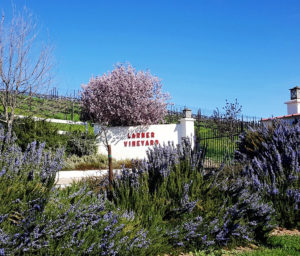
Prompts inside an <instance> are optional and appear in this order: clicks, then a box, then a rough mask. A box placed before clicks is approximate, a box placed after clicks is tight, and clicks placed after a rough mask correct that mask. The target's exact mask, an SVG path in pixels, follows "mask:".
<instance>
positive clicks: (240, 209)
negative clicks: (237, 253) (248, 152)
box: [109, 141, 273, 251]
mask: <svg viewBox="0 0 300 256" xmlns="http://www.w3.org/2000/svg"><path fill="white" fill-rule="evenodd" d="M204 156H205V149H204V148H199V149H195V150H193V149H192V148H191V146H190V144H189V142H188V141H185V143H184V144H183V146H182V147H181V146H178V147H177V148H175V147H174V146H172V145H168V146H164V147H155V148H154V149H153V150H151V151H149V154H148V161H146V162H144V163H142V164H140V165H138V166H137V167H136V168H135V169H133V170H132V172H130V171H126V170H125V171H124V174H123V175H122V176H121V177H120V178H119V179H118V180H117V181H116V182H115V183H114V184H113V192H112V193H111V194H109V195H110V197H111V199H112V201H113V202H114V203H115V205H116V207H120V208H121V209H124V210H125V209H126V210H130V211H134V212H135V213H136V214H137V215H138V216H140V217H141V220H142V223H143V224H144V225H145V226H146V228H147V229H149V230H152V229H153V228H154V227H156V228H157V227H158V228H159V229H160V230H161V233H163V234H164V237H165V239H166V240H167V243H168V244H170V245H172V247H173V248H175V249H177V250H178V251H180V250H181V251H182V250H191V249H196V248H198V249H199V248H209V247H211V246H214V247H222V246H224V245H227V246H230V245H235V244H243V243H247V242H249V241H252V240H254V239H260V240H263V239H265V237H266V234H268V232H269V231H270V230H271V229H272V227H273V223H272V213H273V210H272V208H271V207H270V206H269V205H268V204H266V203H263V202H262V200H261V198H260V196H259V194H257V193H250V191H249V190H248V183H247V180H245V179H242V178H240V179H238V180H236V182H235V181H234V180H233V179H232V180H226V179H224V177H226V175H225V174H224V173H223V172H225V169H222V170H219V171H216V172H209V173H207V172H206V171H205V170H204V169H203V160H204ZM219 177H220V178H219ZM231 182H235V183H231Z"/></svg>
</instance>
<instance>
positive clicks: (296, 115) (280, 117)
mask: <svg viewBox="0 0 300 256" xmlns="http://www.w3.org/2000/svg"><path fill="white" fill-rule="evenodd" d="M290 117H300V113H299V114H292V115H286V116H277V117H270V118H262V119H261V121H268V120H274V119H282V118H290Z"/></svg>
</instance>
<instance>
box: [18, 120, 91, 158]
mask: <svg viewBox="0 0 300 256" xmlns="http://www.w3.org/2000/svg"><path fill="white" fill-rule="evenodd" d="M62 127H63V128H64V129H68V130H67V131H66V130H65V132H66V134H58V131H59V130H61V128H62ZM80 128H82V127H80ZM83 128H84V127H83ZM81 130H82V129H80V130H77V128H76V129H73V128H72V126H71V125H68V127H66V126H65V125H64V126H62V125H61V124H55V123H50V122H47V121H45V120H42V121H35V120H33V119H32V118H24V119H17V120H16V121H15V123H14V125H13V132H14V133H15V134H16V136H17V138H18V139H17V144H18V145H19V146H20V147H21V148H22V150H23V151H24V150H25V149H26V147H27V145H28V144H29V143H32V142H33V141H37V142H39V143H42V142H45V143H46V144H45V145H46V149H51V150H55V149H57V148H59V147H64V148H65V153H66V155H77V156H79V157H80V156H84V155H91V154H94V153H95V152H96V136H95V135H94V134H93V133H91V132H88V131H87V132H82V131H81Z"/></svg>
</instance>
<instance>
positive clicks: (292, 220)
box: [236, 122, 300, 229]
mask: <svg viewBox="0 0 300 256" xmlns="http://www.w3.org/2000/svg"><path fill="white" fill-rule="evenodd" d="M236 159H237V160H238V161H239V162H240V163H241V164H243V165H245V167H244V169H243V173H242V174H243V175H244V176H245V177H246V178H247V179H248V180H249V182H250V183H251V190H252V191H259V193H260V194H261V195H262V197H263V198H264V200H265V201H266V202H271V203H272V205H273V207H274V209H275V213H276V216H277V222H278V224H279V225H280V226H281V227H286V228H298V229H299V228H300V210H299V208H300V124H299V123H298V124H295V125H289V124H288V123H286V122H275V123H273V125H272V127H267V126H261V127H259V128H255V129H250V130H249V131H246V132H245V133H244V134H242V135H241V136H240V141H239V150H238V151H237V152H236Z"/></svg>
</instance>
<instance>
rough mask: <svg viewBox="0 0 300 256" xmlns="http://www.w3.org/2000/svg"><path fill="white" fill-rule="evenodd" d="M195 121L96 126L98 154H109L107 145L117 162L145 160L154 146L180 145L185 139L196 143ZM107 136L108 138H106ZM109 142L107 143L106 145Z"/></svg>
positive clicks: (190, 119)
mask: <svg viewBox="0 0 300 256" xmlns="http://www.w3.org/2000/svg"><path fill="white" fill-rule="evenodd" d="M194 121H195V120H194V119H193V118H189V117H188V118H182V119H181V120H180V123H179V124H159V125H149V126H125V127H109V128H102V127H101V126H100V125H95V126H94V132H95V134H100V136H99V137H98V153H101V154H107V147H106V145H107V143H108V144H110V145H111V150H112V157H113V158H115V159H117V160H124V159H143V158H145V157H146V151H147V149H149V148H151V147H154V145H158V144H160V145H163V144H168V142H172V143H174V145H176V144H179V143H180V142H181V140H182V138H183V137H188V138H190V139H191V141H192V143H194V142H193V141H194V135H195V132H194ZM105 134H106V136H105ZM106 141H107V143H106Z"/></svg>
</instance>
